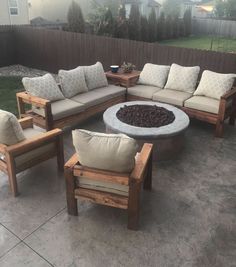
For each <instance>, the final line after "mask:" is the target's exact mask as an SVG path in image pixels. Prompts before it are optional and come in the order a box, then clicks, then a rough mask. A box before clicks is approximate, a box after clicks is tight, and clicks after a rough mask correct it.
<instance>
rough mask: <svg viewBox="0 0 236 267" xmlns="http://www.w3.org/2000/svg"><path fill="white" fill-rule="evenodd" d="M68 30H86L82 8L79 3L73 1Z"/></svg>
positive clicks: (68, 16)
mask: <svg viewBox="0 0 236 267" xmlns="http://www.w3.org/2000/svg"><path fill="white" fill-rule="evenodd" d="M67 21H68V30H69V31H72V32H81V33H84V32H85V22H84V16H83V13H82V10H81V8H80V6H79V4H78V3H76V2H75V1H72V3H71V5H70V7H69V10H68V13H67Z"/></svg>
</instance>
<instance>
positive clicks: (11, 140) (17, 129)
mask: <svg viewBox="0 0 236 267" xmlns="http://www.w3.org/2000/svg"><path fill="white" fill-rule="evenodd" d="M23 140H25V136H24V133H23V130H22V128H21V126H20V123H19V122H18V120H17V118H16V116H15V115H13V114H12V113H10V112H7V111H5V110H0V143H1V144H5V145H8V146H10V145H14V144H17V143H19V142H21V141H23Z"/></svg>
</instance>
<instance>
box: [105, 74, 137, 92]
mask: <svg viewBox="0 0 236 267" xmlns="http://www.w3.org/2000/svg"><path fill="white" fill-rule="evenodd" d="M105 74H106V76H107V80H108V81H109V82H110V83H112V84H115V85H120V86H123V87H126V88H128V87H131V86H134V85H135V84H136V82H137V80H138V78H139V75H140V71H137V70H133V71H132V72H131V73H123V72H122V71H121V70H119V71H118V72H117V73H113V72H111V71H107V72H105Z"/></svg>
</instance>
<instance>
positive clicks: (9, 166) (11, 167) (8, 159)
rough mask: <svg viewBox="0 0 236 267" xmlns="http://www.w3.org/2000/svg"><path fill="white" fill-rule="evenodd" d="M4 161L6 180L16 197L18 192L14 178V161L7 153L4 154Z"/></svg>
mask: <svg viewBox="0 0 236 267" xmlns="http://www.w3.org/2000/svg"><path fill="white" fill-rule="evenodd" d="M6 162H7V172H8V181H9V184H10V188H11V192H12V194H13V196H14V197H17V196H18V195H19V193H18V186H17V180H16V167H15V162H14V160H13V158H12V157H11V156H10V155H9V154H6Z"/></svg>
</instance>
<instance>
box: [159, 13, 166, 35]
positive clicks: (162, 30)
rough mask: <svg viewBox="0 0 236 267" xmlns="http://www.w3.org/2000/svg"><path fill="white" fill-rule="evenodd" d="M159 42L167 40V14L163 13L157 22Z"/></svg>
mask: <svg viewBox="0 0 236 267" xmlns="http://www.w3.org/2000/svg"><path fill="white" fill-rule="evenodd" d="M157 25H158V26H157V40H164V39H165V38H166V29H165V28H166V24H165V14H164V13H163V12H161V15H160V17H159V18H158V20H157Z"/></svg>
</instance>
